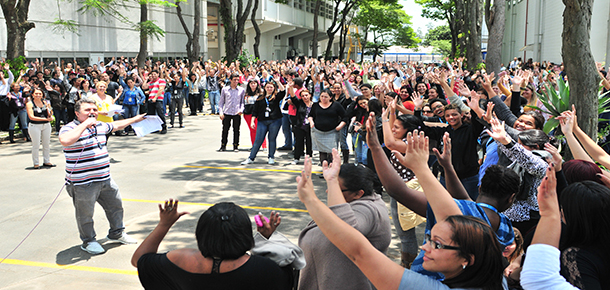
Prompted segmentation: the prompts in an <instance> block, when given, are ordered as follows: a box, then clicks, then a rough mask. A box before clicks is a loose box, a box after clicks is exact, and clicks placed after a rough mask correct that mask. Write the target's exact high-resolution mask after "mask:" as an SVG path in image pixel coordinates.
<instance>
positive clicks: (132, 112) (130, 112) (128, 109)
mask: <svg viewBox="0 0 610 290" xmlns="http://www.w3.org/2000/svg"><path fill="white" fill-rule="evenodd" d="M139 108H140V106H139V105H123V118H125V119H129V118H131V117H135V116H137V115H138V109H139Z"/></svg>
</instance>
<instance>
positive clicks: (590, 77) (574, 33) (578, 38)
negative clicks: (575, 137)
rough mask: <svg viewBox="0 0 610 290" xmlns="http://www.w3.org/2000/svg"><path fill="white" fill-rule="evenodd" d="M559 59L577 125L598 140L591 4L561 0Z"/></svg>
mask: <svg viewBox="0 0 610 290" xmlns="http://www.w3.org/2000/svg"><path fill="white" fill-rule="evenodd" d="M563 3H564V4H565V6H566V7H565V9H564V11H563V32H562V34H561V38H562V46H561V55H562V57H563V64H564V67H565V71H566V73H567V76H568V81H569V82H570V95H571V96H574V97H573V98H570V102H571V103H573V104H575V105H576V111H577V115H578V125H579V126H580V128H582V130H583V131H584V132H585V133H587V135H589V137H591V138H592V139H593V140H596V139H597V122H598V120H597V107H598V105H597V104H598V95H597V94H598V88H599V76H598V73H597V71H596V65H595V60H594V59H593V55H592V54H591V42H590V39H591V35H590V32H591V13H592V10H591V9H592V7H593V0H563Z"/></svg>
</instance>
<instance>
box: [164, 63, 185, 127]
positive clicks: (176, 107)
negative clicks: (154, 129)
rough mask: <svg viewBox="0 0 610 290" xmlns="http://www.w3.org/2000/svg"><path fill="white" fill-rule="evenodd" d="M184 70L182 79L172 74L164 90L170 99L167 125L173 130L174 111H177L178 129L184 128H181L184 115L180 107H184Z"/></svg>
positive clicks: (176, 74)
mask: <svg viewBox="0 0 610 290" xmlns="http://www.w3.org/2000/svg"><path fill="white" fill-rule="evenodd" d="M185 78H186V70H185V71H184V74H183V75H182V77H180V75H179V74H178V73H174V74H173V75H172V81H171V82H169V83H168V88H167V89H166V91H167V92H169V93H170V94H171V95H172V97H171V101H170V103H169V124H170V125H171V127H172V128H174V118H175V117H176V111H178V122H179V123H180V128H184V126H182V119H183V118H184V115H183V114H182V106H183V105H184V88H185V84H186V81H185V80H184V79H185Z"/></svg>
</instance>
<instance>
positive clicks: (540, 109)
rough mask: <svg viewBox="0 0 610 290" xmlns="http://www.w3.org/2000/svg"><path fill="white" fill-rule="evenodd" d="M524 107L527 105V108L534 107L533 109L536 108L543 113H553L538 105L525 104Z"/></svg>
mask: <svg viewBox="0 0 610 290" xmlns="http://www.w3.org/2000/svg"><path fill="white" fill-rule="evenodd" d="M525 107H527V108H532V109H535V110H538V111H540V112H543V113H545V114H549V115H553V113H551V112H549V111H547V110H543V109H542V108H540V107H538V106H532V105H527V106H525Z"/></svg>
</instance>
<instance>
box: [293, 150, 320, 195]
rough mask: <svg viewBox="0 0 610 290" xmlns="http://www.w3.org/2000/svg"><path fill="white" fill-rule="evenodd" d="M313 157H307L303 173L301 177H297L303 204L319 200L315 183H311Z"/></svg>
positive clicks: (298, 191) (298, 190) (298, 189)
mask: <svg viewBox="0 0 610 290" xmlns="http://www.w3.org/2000/svg"><path fill="white" fill-rule="evenodd" d="M311 167H312V164H311V157H309V155H305V164H304V165H303V171H301V175H300V176H297V193H298V195H299V199H300V200H301V202H303V203H305V201H307V200H310V199H312V198H317V197H316V193H315V192H314V190H313V182H312V181H311Z"/></svg>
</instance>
